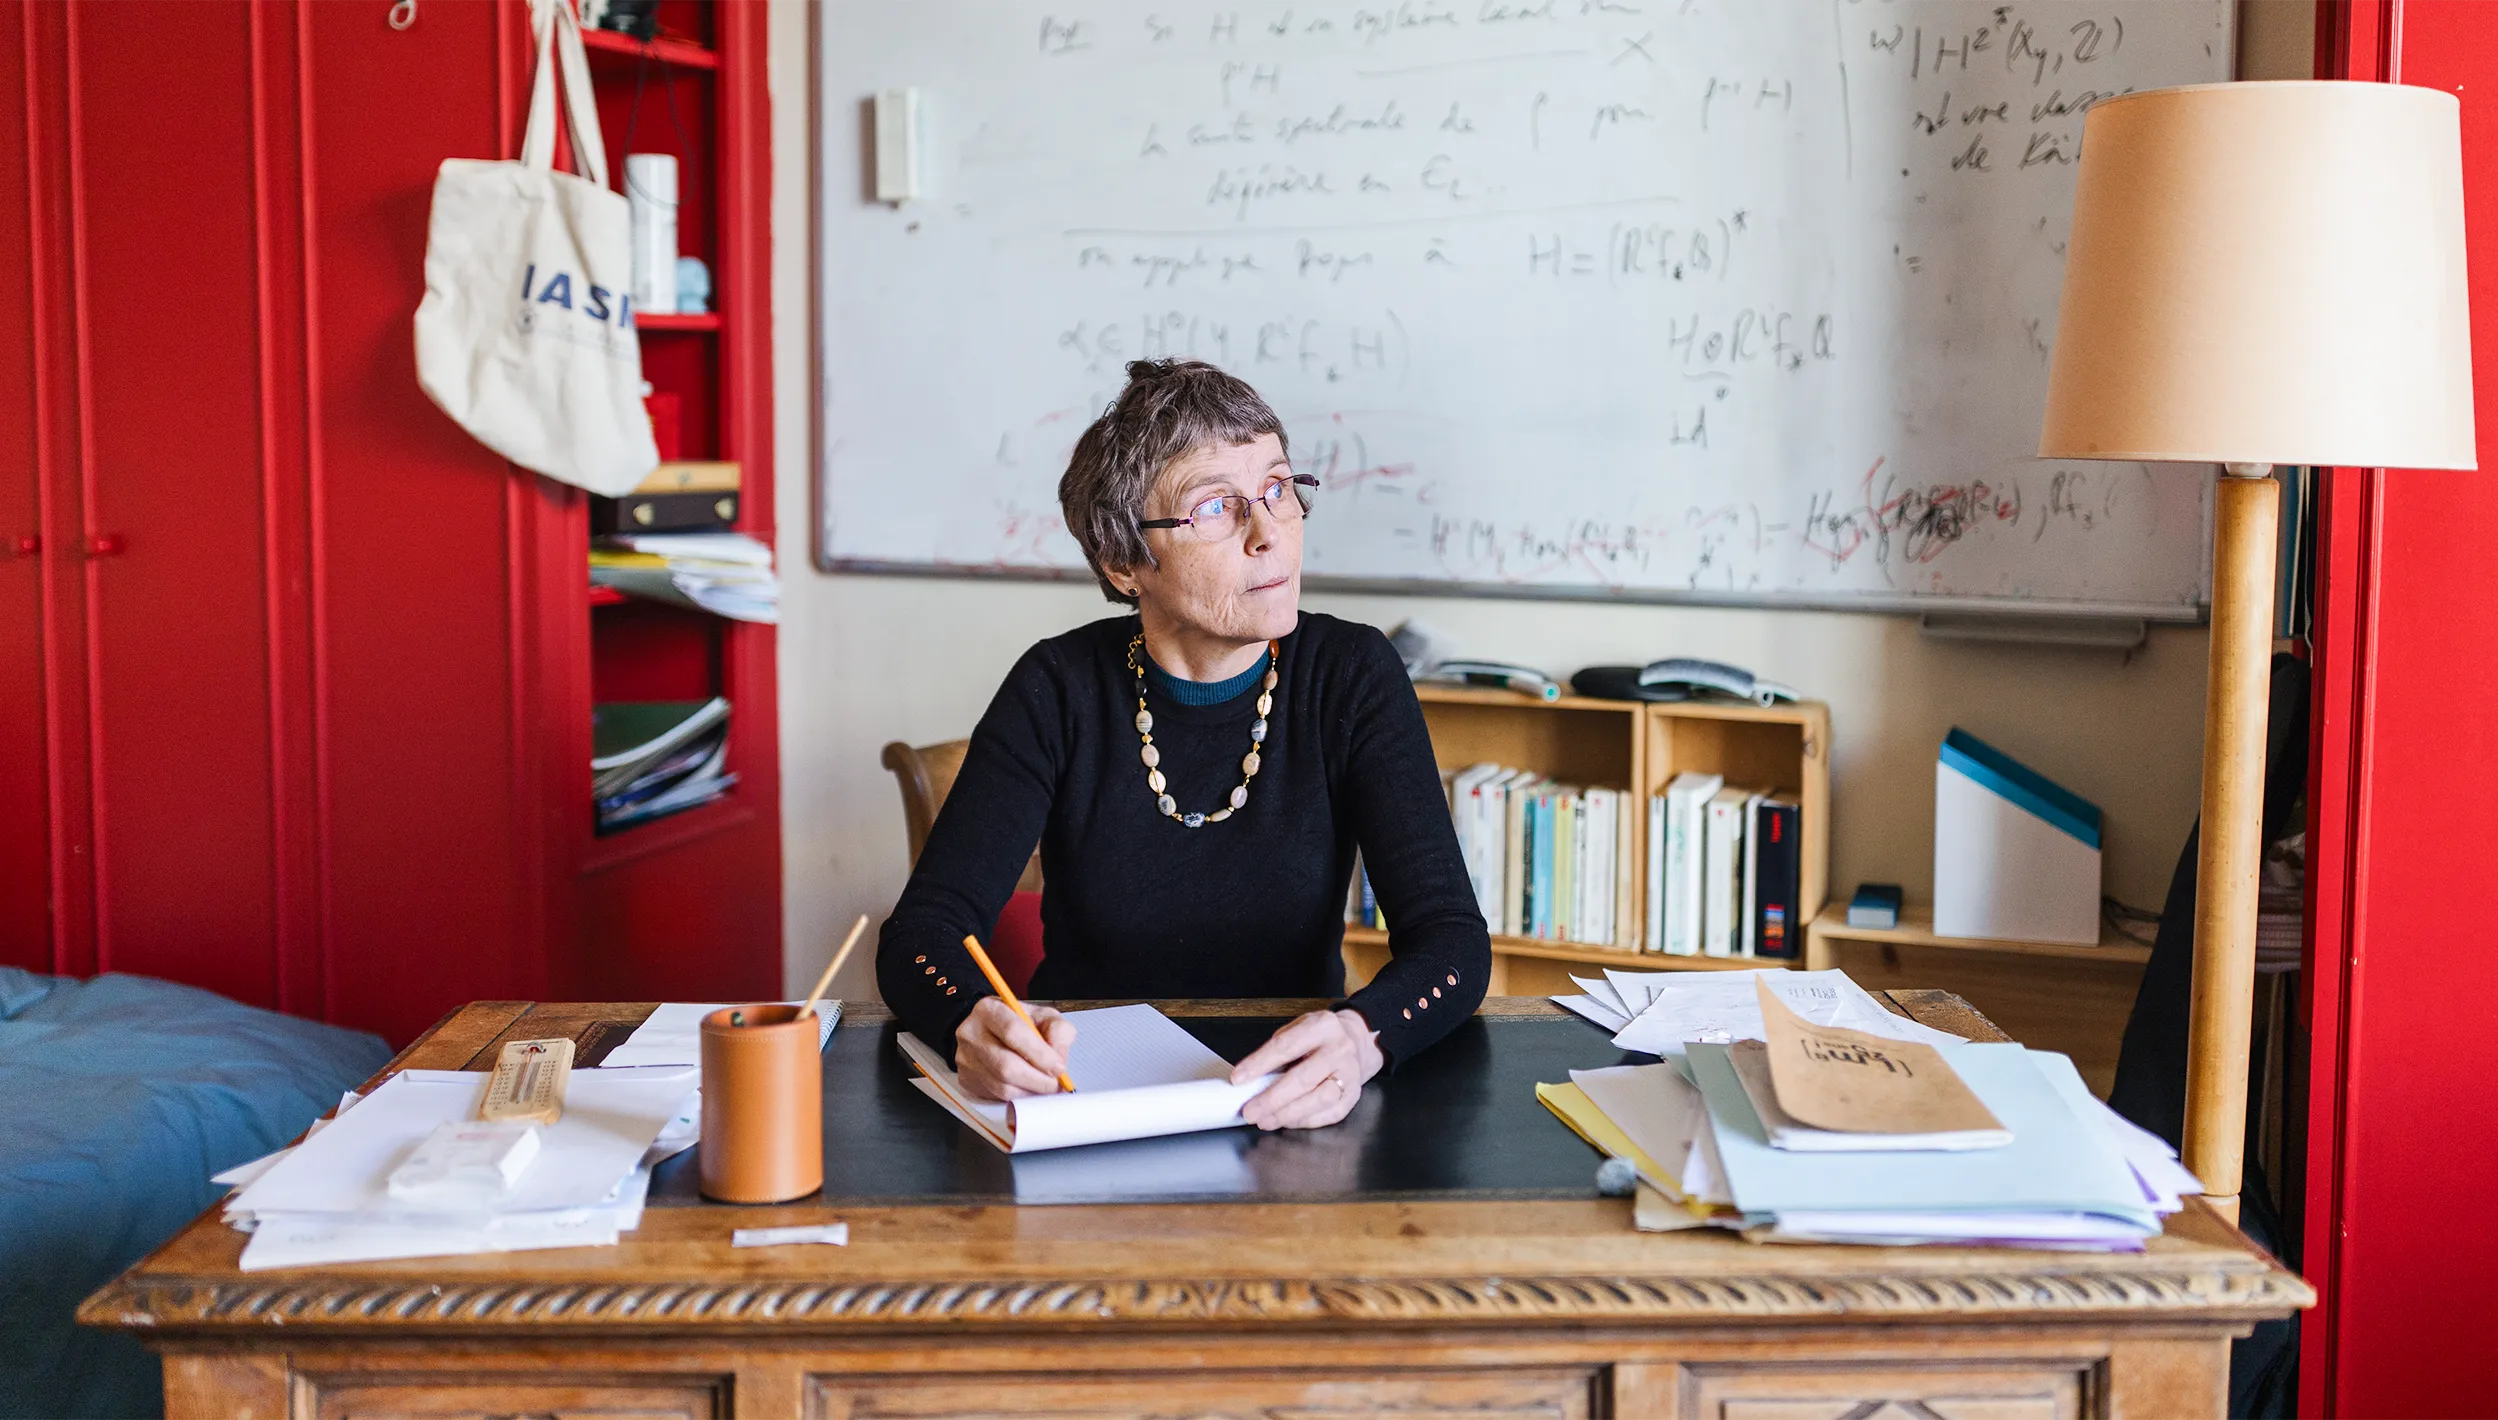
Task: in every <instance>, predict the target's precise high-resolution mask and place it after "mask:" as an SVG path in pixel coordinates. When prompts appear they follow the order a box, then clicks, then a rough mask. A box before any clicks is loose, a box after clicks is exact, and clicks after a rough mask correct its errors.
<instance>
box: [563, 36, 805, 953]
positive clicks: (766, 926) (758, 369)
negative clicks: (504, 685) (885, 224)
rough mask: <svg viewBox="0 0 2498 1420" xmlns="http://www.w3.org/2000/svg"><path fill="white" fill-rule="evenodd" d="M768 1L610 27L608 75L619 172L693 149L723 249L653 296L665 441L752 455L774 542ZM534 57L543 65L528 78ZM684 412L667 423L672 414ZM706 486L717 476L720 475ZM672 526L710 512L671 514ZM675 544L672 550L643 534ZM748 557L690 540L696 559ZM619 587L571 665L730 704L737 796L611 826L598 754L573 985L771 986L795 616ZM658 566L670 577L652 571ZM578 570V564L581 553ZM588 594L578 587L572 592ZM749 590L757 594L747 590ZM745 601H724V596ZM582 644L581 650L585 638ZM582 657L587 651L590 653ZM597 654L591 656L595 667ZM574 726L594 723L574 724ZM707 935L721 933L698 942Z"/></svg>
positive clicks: (694, 209)
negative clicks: (701, 269)
mask: <svg viewBox="0 0 2498 1420" xmlns="http://www.w3.org/2000/svg"><path fill="white" fill-rule="evenodd" d="M766 19H767V15H766V13H765V9H764V7H763V6H760V5H733V4H725V3H719V0H663V3H662V5H661V6H660V8H659V11H658V20H659V23H660V25H661V26H662V27H663V37H662V38H659V39H657V40H654V41H648V42H645V41H642V40H638V39H634V38H632V37H630V36H626V35H621V34H616V33H613V32H606V31H590V32H588V33H586V34H585V35H584V41H585V43H586V44H587V45H588V47H589V50H590V55H589V59H590V71H591V87H592V89H593V91H594V97H595V99H596V101H597V106H598V116H599V127H600V129H601V131H602V138H603V139H604V141H605V144H606V149H607V170H608V173H609V176H610V182H611V184H613V185H615V186H617V187H619V188H621V187H623V186H624V185H625V184H624V182H623V179H622V177H621V174H622V172H623V170H624V161H625V152H626V150H627V149H628V148H630V149H631V150H632V151H634V152H636V153H648V154H666V155H669V156H673V157H674V158H675V159H676V160H677V177H676V181H677V191H676V246H675V254H676V255H677V256H681V257H694V258H697V259H699V260H700V261H701V262H702V263H703V264H704V266H705V267H706V268H707V269H708V272H709V275H710V285H711V301H710V309H709V310H707V311H703V312H699V313H686V312H679V311H675V310H662V309H658V308H657V304H666V305H670V306H673V305H674V304H675V302H674V301H673V300H672V301H668V302H665V303H657V304H654V306H653V307H652V308H650V309H642V310H637V311H636V312H635V317H634V323H635V327H636V331H637V333H638V335H639V336H640V346H641V364H642V378H643V380H644V381H646V382H647V383H648V386H649V390H648V393H649V394H650V395H651V396H652V398H653V399H654V401H655V404H654V410H655V413H656V412H664V414H665V417H664V418H655V419H654V427H653V434H654V436H655V439H656V441H658V442H660V444H661V447H660V450H659V452H660V454H661V456H662V459H663V461H665V462H670V463H716V464H723V465H726V464H734V465H736V466H737V470H738V481H737V486H736V489H735V492H736V493H737V506H736V509H735V514H734V517H733V519H732V521H731V522H730V523H729V524H728V525H727V528H726V529H725V530H726V531H729V532H735V533H741V534H745V535H746V536H748V537H750V538H752V539H754V540H755V541H756V542H757V543H759V544H761V545H762V547H764V548H769V547H770V546H771V545H772V544H773V542H774V541H775V537H774V532H775V529H774V518H773V512H774V499H773V487H772V483H773V479H772V473H773V468H774V465H775V459H774V457H773V446H772V433H773V429H772V349H771V322H770V321H769V320H768V319H765V318H764V317H766V316H767V315H768V314H769V312H770V310H771V296H770V274H771V251H772V233H771V226H770V220H771V219H770V214H771V192H772V167H771V145H770V132H771V98H770V93H769V91H768V89H767V87H766V82H765V60H766V56H767V50H768V45H767V38H766V24H765V21H766ZM524 77H525V76H524ZM663 426H664V427H663ZM707 489H708V485H706V490H707ZM572 507H573V508H574V509H575V510H577V511H575V512H574V514H573V517H574V519H575V521H574V522H573V524H572V527H573V529H574V539H575V540H573V541H571V542H570V543H569V545H568V546H565V547H562V548H560V549H558V550H559V551H560V553H561V555H563V556H564V557H565V558H566V559H567V560H568V561H570V562H571V564H572V566H573V567H576V568H578V567H580V566H581V565H582V561H583V560H584V559H585V558H586V557H587V556H588V555H589V553H590V552H591V550H592V548H594V547H596V548H600V549H608V548H610V547H611V546H612V544H611V543H610V542H608V541H606V540H604V539H601V540H596V541H594V540H593V537H592V526H591V525H592V522H593V519H592V517H591V516H590V512H589V509H588V507H587V500H586V499H582V498H580V497H578V496H576V497H575V498H574V500H573V504H572ZM654 531H660V532H672V531H688V532H690V531H692V530H673V529H654ZM645 550H646V551H652V552H657V551H659V549H645ZM711 560H726V561H731V562H735V561H738V560H739V559H736V558H727V559H702V558H690V556H689V561H691V562H702V561H711ZM633 570H635V571H637V572H640V573H642V574H644V575H642V576H635V577H612V578H602V579H601V580H609V581H614V582H617V583H618V584H619V585H617V586H615V587H613V588H612V589H611V590H612V591H613V592H616V593H623V595H621V596H609V595H600V594H597V593H595V592H594V593H593V594H592V596H591V598H590V599H589V604H588V606H587V607H584V608H581V609H580V610H579V611H578V612H577V613H576V614H577V615H578V618H579V625H578V627H577V629H574V628H567V631H568V635H569V637H570V638H571V639H570V640H569V641H568V644H567V649H568V658H567V660H566V661H565V663H564V664H563V665H562V666H560V667H558V668H557V670H558V672H560V673H561V674H562V675H565V676H568V677H571V678H572V680H573V682H574V683H578V682H580V681H582V680H585V679H586V682H587V685H586V689H587V691H588V694H587V696H586V697H585V698H586V700H587V702H588V703H587V704H585V705H583V706H582V707H581V711H582V713H583V715H584V716H585V718H586V717H588V716H590V715H591V714H593V713H594V712H595V707H598V706H602V705H610V704H615V703H618V702H628V701H684V700H705V699H709V698H711V697H714V696H717V697H719V698H722V699H725V700H727V701H728V702H729V703H730V705H731V707H732V715H731V719H730V722H729V730H728V739H727V749H726V758H725V761H724V762H723V763H722V764H721V765H720V767H719V768H720V772H722V773H723V774H730V775H735V776H736V784H735V786H734V787H733V788H731V789H729V790H728V791H727V793H726V794H724V795H723V796H721V797H719V798H716V799H711V800H709V801H708V802H699V803H695V804H692V805H691V806H688V807H683V808H678V809H676V810H674V811H673V812H670V813H667V814H666V815H664V816H660V817H654V818H649V819H645V820H642V821H639V822H631V823H626V824H623V825H620V826H619V825H615V824H613V823H612V822H611V825H610V827H609V828H608V830H607V832H606V833H605V834H601V833H600V831H599V824H598V812H597V807H596V795H595V794H594V793H593V792H592V786H591V784H590V783H589V782H588V776H589V769H588V766H587V765H586V764H584V765H583V766H582V769H581V770H580V771H577V772H578V773H580V774H582V775H583V776H584V777H583V778H582V779H580V780H577V781H575V782H576V785H577V787H575V788H574V790H573V793H572V803H571V804H570V805H567V806H566V808H565V810H564V818H563V821H562V823H561V825H560V826H559V827H560V829H561V831H563V832H564V833H565V834H566V835H567V836H568V838H569V841H568V842H565V843H563V844H561V845H560V847H559V849H558V851H559V852H561V853H563V855H564V858H565V860H566V861H568V864H569V866H571V867H572V869H573V871H574V873H575V875H576V876H575V882H576V884H577V891H576V892H575V894H574V895H573V900H574V902H575V904H577V905H576V907H575V909H574V915H575V917H576V918H577V920H578V931H577V941H578V944H579V945H578V948H577V949H576V950H574V951H573V952H572V953H571V954H570V956H569V958H568V960H569V961H570V962H571V963H572V966H571V979H570V980H569V981H568V982H567V983H566V984H567V987H568V989H571V990H574V991H578V992H581V993H585V994H587V995H592V996H599V997H603V998H606V999H645V1000H647V999H669V998H674V999H680V1000H712V999H734V998H738V997H743V998H745V999H750V1000H760V999H764V997H765V995H766V994H768V993H769V992H771V991H774V990H777V989H778V982H779V980H780V970H781V961H780V957H781V950H780V937H781V925H780V917H781V909H780V904H781V847H780V730H779V710H778V707H779V702H780V694H779V687H778V664H777V660H778V651H777V640H778V637H777V632H776V631H775V629H774V627H773V626H772V625H770V624H769V623H768V622H764V621H751V620H738V619H735V613H736V611H738V610H740V609H741V608H732V607H725V606H722V605H720V603H721V602H722V601H723V600H736V598H733V597H730V598H724V597H723V596H722V595H721V592H722V583H723V582H724V581H736V580H738V579H736V578H725V579H724V578H722V577H719V576H716V575H713V571H715V570H716V569H705V568H703V567H700V566H695V565H680V564H679V562H678V561H676V560H671V561H670V562H668V563H667V564H665V565H664V566H663V567H660V568H651V567H648V566H643V567H639V568H636V569H633ZM652 572H657V573H658V574H659V575H658V577H657V579H656V580H655V581H654V580H651V579H650V577H649V576H648V574H649V573H652ZM571 575H576V576H577V575H580V574H579V573H578V572H574V573H572V574H571ZM628 588H631V590H628ZM579 605H580V604H579V603H576V602H572V601H571V600H570V598H569V597H567V598H566V601H565V605H564V608H563V609H564V611H566V612H567V613H572V612H573V611H574V608H575V607H577V606H579ZM746 609H750V608H746ZM724 611H725V612H728V613H729V614H723V612H724ZM574 648H577V649H574ZM575 657H578V659H575ZM583 660H586V662H587V675H586V677H585V676H583V675H582V674H581V672H580V669H579V667H580V666H581V665H582V661H583ZM575 733H578V731H576V732H575ZM687 942H701V943H703V944H704V950H703V951H701V952H688V951H686V950H685V944H686V943H687Z"/></svg>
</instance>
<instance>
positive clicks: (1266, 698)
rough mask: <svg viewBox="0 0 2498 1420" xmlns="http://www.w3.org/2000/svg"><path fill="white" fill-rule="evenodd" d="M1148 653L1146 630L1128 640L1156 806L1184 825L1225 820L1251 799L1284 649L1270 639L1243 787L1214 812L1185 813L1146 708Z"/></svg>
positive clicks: (1139, 730) (1138, 730) (1200, 825)
mask: <svg viewBox="0 0 2498 1420" xmlns="http://www.w3.org/2000/svg"><path fill="white" fill-rule="evenodd" d="M1144 653H1145V633H1144V632H1142V631H1140V632H1138V633H1136V639H1135V640H1133V641H1130V642H1129V643H1128V669H1129V670H1131V671H1134V672H1135V673H1136V733H1137V735H1138V736H1139V737H1140V738H1142V739H1143V740H1144V742H1145V747H1144V749H1143V750H1142V751H1141V752H1140V757H1141V758H1142V759H1143V760H1144V761H1145V786H1146V787H1147V788H1149V789H1151V790H1153V791H1154V807H1155V808H1157V809H1160V810H1162V812H1163V815H1164V816H1165V817H1166V818H1170V819H1173V820H1175V821H1177V822H1178V824H1179V825H1180V827H1182V828H1203V827H1205V826H1206V825H1207V824H1210V823H1221V822H1222V821H1223V820H1225V819H1227V818H1230V817H1231V816H1232V814H1233V813H1234V812H1235V811H1237V810H1238V809H1239V808H1240V807H1241V806H1242V805H1244V804H1246V803H1248V802H1249V781H1250V780H1252V779H1255V778H1257V777H1258V751H1259V750H1260V749H1261V748H1262V747H1263V746H1264V745H1265V744H1266V717H1267V714H1268V712H1269V711H1271V710H1273V709H1274V708H1275V665H1276V662H1277V661H1278V660H1280V659H1281V658H1282V654H1283V652H1282V650H1281V648H1280V647H1278V646H1277V645H1276V643H1275V642H1272V641H1269V642H1267V643H1266V680H1265V681H1264V682H1263V683H1262V684H1260V685H1259V687H1258V718H1257V719H1256V720H1255V721H1253V722H1251V724H1250V726H1249V753H1248V755H1247V756H1246V757H1245V758H1243V759H1242V760H1241V761H1240V787H1239V788H1237V789H1234V790H1232V798H1231V802H1230V803H1228V804H1226V805H1224V806H1223V807H1222V808H1219V809H1216V810H1215V811H1214V812H1213V813H1210V814H1184V813H1181V812H1180V806H1179V801H1178V800H1176V799H1174V798H1172V797H1171V786H1170V784H1169V782H1168V781H1166V780H1165V779H1164V778H1163V777H1162V751H1161V750H1158V749H1156V748H1154V714H1153V712H1152V711H1151V710H1148V709H1146V708H1145V661H1144Z"/></svg>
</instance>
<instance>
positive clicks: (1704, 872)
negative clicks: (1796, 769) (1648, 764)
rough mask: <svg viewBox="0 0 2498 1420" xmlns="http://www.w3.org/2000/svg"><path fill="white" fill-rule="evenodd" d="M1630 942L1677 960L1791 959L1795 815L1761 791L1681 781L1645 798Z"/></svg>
mask: <svg viewBox="0 0 2498 1420" xmlns="http://www.w3.org/2000/svg"><path fill="white" fill-rule="evenodd" d="M1644 811H1645V812H1646V814H1647V815H1648V845H1647V847H1648V853H1647V861H1646V862H1645V864H1644V865H1643V866H1642V869H1641V872H1642V882H1643V883H1644V885H1645V887H1646V889H1647V894H1646V898H1647V900H1646V906H1647V914H1646V918H1645V921H1644V922H1643V923H1642V928H1643V930H1642V932H1641V934H1640V936H1639V937H1638V939H1637V940H1638V941H1639V942H1640V943H1641V944H1642V945H1643V946H1644V947H1645V948H1646V950H1648V951H1652V952H1665V953H1670V954H1673V955H1676V956H1712V957H1754V956H1757V957H1769V958H1792V957H1795V956H1797V955H1800V952H1799V950H1798V948H1799V945H1800V943H1801V941H1802V935H1801V934H1802V927H1803V924H1802V923H1801V922H1800V921H1799V920H1798V919H1797V911H1798V903H1797V897H1798V895H1799V893H1800V892H1801V891H1802V887H1801V884H1802V881H1803V833H1802V829H1803V811H1802V809H1801V807H1800V806H1799V805H1798V804H1797V803H1796V802H1795V800H1794V799H1793V798H1790V797H1785V796H1782V795H1781V794H1780V793H1779V792H1778V791H1776V790H1773V789H1763V788H1745V787H1742V786H1735V787H1729V786H1728V785H1727V784H1726V783H1725V781H1724V780H1723V778H1721V777H1720V776H1718V775H1715V774H1679V775H1676V776H1675V777H1674V779H1673V780H1672V782H1670V783H1669V784H1668V785H1667V786H1666V792H1664V793H1662V794H1651V795H1649V796H1648V798H1647V801H1646V805H1645V809H1644Z"/></svg>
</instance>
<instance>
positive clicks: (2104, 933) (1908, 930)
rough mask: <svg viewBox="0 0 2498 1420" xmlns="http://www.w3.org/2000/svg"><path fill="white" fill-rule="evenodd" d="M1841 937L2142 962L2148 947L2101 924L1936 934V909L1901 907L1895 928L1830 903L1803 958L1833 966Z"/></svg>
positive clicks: (1963, 949)
mask: <svg viewBox="0 0 2498 1420" xmlns="http://www.w3.org/2000/svg"><path fill="white" fill-rule="evenodd" d="M1839 942H1869V943H1875V944H1878V945H1882V946H1891V947H1940V948H1944V949H1946V950H1950V951H1957V952H1989V953H1993V954H1994V955H1997V956H2023V957H2067V958H2071V959H2074V960H2077V961H2106V962H2123V963H2125V964H2127V965H2130V966H2140V965H2142V964H2143V963H2145V962H2147V961H2149V960H2151V949H2150V948H2149V947H2147V946H2144V945H2143V944H2142V943H2140V942H2137V941H2135V940H2134V939H2132V938H2131V937H2127V936H2125V935H2123V934H2122V933H2119V932H2117V931H2116V930H2115V929H2114V928H2111V927H2107V926H2104V925H2103V926H2102V927H2101V928H2100V929H2099V940H2098V941H2097V942H2092V943H2084V942H2017V941H2007V940H1999V939H1996V938H1992V937H1942V936H1937V935H1935V931H1934V909H1933V908H1931V907H1904V908H1902V909H1900V923H1899V925H1898V926H1896V927H1851V926H1849V925H1848V920H1847V905H1846V904H1845V903H1834V904H1832V905H1831V908H1830V910H1829V911H1827V912H1824V913H1823V914H1821V916H1819V917H1817V918H1815V919H1814V920H1813V928H1812V932H1811V934H1810V935H1809V936H1808V937H1807V938H1806V940H1805V948H1804V951H1805V960H1806V961H1807V962H1809V963H1810V964H1811V965H1812V966H1813V967H1814V968H1815V969H1816V970H1818V969H1820V968H1823V967H1827V966H1830V965H1832V963H1831V961H1830V960H1829V958H1830V957H1832V956H1834V955H1836V949H1835V945H1834V944H1836V943H1839Z"/></svg>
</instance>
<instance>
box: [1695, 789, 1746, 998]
mask: <svg viewBox="0 0 2498 1420" xmlns="http://www.w3.org/2000/svg"><path fill="white" fill-rule="evenodd" d="M1751 797H1752V791H1751V790H1749V789H1720V790H1718V791H1717V792H1716V793H1714V794H1712V795H1710V796H1709V806H1708V813H1707V819H1706V826H1705V827H1704V829H1703V837H1702V841H1701V856H1702V858H1703V859H1704V860H1705V861H1704V863H1703V865H1702V868H1701V881H1702V889H1701V913H1700V919H1701V925H1700V950H1701V951H1702V952H1703V953H1704V954H1706V955H1708V956H1713V957H1730V956H1733V955H1734V954H1735V944H1736V942H1737V941H1739V940H1740V939H1741V935H1742V934H1741V933H1740V931H1739V930H1738V927H1737V923H1736V921H1735V914H1736V912H1737V910H1738V908H1739V907H1740V906H1741V904H1742V902H1743V890H1742V886H1741V882H1740V879H1741V878H1742V877H1743V837H1744V834H1743V805H1744V801H1745V800H1746V799H1749V798H1751Z"/></svg>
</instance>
